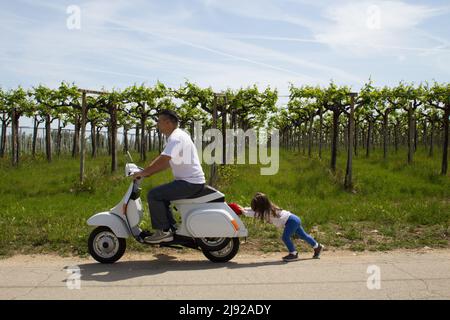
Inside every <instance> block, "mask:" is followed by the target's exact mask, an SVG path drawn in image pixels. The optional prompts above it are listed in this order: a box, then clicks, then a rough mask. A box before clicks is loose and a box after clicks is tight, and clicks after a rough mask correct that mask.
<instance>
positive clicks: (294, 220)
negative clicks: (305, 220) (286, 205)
mask: <svg viewBox="0 0 450 320" xmlns="http://www.w3.org/2000/svg"><path fill="white" fill-rule="evenodd" d="M294 233H296V234H297V235H298V236H299V237H300V239H302V240H304V241H306V242H308V243H309V245H310V246H311V247H314V246H316V244H317V241H316V240H314V238H313V237H311V236H310V235H309V234H307V233H306V232H305V230H303V228H302V221H301V220H300V218H299V217H297V216H296V215H294V214H291V215H290V216H289V218H288V220H287V222H286V225H285V227H284V231H283V237H282V238H281V239H283V242H284V244H285V245H286V247H288V249H289V252H294V251H295V245H294V243H293V242H292V240H291V237H292V235H293V234H294Z"/></svg>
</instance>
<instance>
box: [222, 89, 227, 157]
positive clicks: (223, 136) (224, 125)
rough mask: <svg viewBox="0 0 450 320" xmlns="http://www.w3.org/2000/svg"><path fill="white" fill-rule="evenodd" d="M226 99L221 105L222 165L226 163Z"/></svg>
mask: <svg viewBox="0 0 450 320" xmlns="http://www.w3.org/2000/svg"><path fill="white" fill-rule="evenodd" d="M227 102H228V101H227V98H226V97H225V101H224V103H223V105H222V164H224V165H225V164H226V163H227V134H226V128H227Z"/></svg>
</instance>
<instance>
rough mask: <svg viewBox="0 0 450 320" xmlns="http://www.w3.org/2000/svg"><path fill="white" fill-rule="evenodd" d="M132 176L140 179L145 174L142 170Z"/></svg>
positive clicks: (134, 178)
mask: <svg viewBox="0 0 450 320" xmlns="http://www.w3.org/2000/svg"><path fill="white" fill-rule="evenodd" d="M130 177H132V178H133V180H139V179H142V178H145V175H144V174H143V172H142V171H141V172H136V173H133V174H132V175H131V176H130Z"/></svg>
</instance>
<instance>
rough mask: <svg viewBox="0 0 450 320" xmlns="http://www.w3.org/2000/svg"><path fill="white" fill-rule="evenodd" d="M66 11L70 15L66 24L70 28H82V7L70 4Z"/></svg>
mask: <svg viewBox="0 0 450 320" xmlns="http://www.w3.org/2000/svg"><path fill="white" fill-rule="evenodd" d="M66 13H67V14H68V15H69V16H68V17H67V19H66V26H67V29H69V30H80V29H81V9H80V7H79V6H77V5H70V6H68V7H67V9H66Z"/></svg>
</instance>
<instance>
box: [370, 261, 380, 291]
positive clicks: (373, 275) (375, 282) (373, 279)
mask: <svg viewBox="0 0 450 320" xmlns="http://www.w3.org/2000/svg"><path fill="white" fill-rule="evenodd" d="M366 272H367V273H368V274H370V276H369V277H368V278H367V283H366V284H367V289H369V290H380V289H381V269H380V267H379V266H377V265H374V264H372V265H370V266H368V267H367V271H366Z"/></svg>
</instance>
